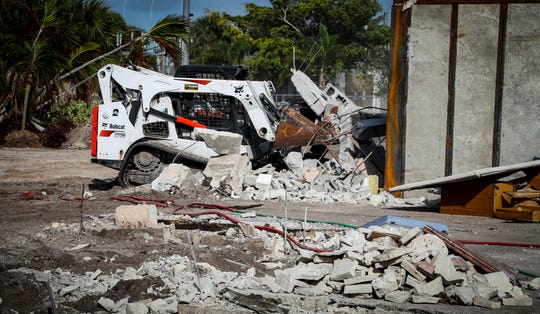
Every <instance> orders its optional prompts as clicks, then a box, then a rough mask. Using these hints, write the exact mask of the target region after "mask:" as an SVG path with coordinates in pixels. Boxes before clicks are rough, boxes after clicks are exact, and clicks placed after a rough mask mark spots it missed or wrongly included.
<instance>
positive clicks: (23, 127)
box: [21, 72, 33, 131]
mask: <svg viewBox="0 0 540 314" xmlns="http://www.w3.org/2000/svg"><path fill="white" fill-rule="evenodd" d="M32 78H33V75H32V72H30V73H29V74H28V79H27V80H26V88H25V90H24V102H23V108H22V119H21V131H24V130H26V113H27V112H28V101H29V99H30V89H31V88H32Z"/></svg>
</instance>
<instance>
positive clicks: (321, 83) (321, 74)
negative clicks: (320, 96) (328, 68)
mask: <svg viewBox="0 0 540 314" xmlns="http://www.w3.org/2000/svg"><path fill="white" fill-rule="evenodd" d="M324 86H325V84H324V67H322V66H321V70H320V71H319V88H320V89H324Z"/></svg>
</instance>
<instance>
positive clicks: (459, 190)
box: [441, 181, 495, 217]
mask: <svg viewBox="0 0 540 314" xmlns="http://www.w3.org/2000/svg"><path fill="white" fill-rule="evenodd" d="M494 190H495V185H494V184H493V183H488V182H484V181H473V182H462V183H454V184H447V185H443V186H442V188H441V213H442V214H450V215H469V216H485V217H493V198H494Z"/></svg>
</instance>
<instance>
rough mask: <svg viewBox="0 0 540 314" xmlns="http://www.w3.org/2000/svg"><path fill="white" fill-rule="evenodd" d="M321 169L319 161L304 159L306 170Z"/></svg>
mask: <svg viewBox="0 0 540 314" xmlns="http://www.w3.org/2000/svg"><path fill="white" fill-rule="evenodd" d="M318 168H319V161H318V160H317V159H304V169H306V170H313V169H318Z"/></svg>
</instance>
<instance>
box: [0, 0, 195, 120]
mask: <svg viewBox="0 0 540 314" xmlns="http://www.w3.org/2000/svg"><path fill="white" fill-rule="evenodd" d="M0 22H1V23H2V25H3V27H2V29H0V39H1V40H2V43H3V44H4V47H3V49H2V50H0V60H1V61H0V70H1V71H2V72H1V74H0V91H1V94H0V110H1V111H0V112H2V113H5V111H6V110H12V111H14V112H19V113H20V114H21V115H22V119H21V128H22V129H24V128H25V127H26V121H27V115H28V114H35V113H39V114H40V115H41V117H46V115H47V113H48V112H49V111H50V109H51V107H50V105H51V104H52V103H53V101H51V100H54V99H56V100H58V95H60V94H61V93H64V92H65V91H66V90H71V92H70V93H69V94H65V95H64V97H63V98H62V99H61V102H62V103H65V104H67V103H69V101H70V100H72V99H76V98H81V97H82V98H83V99H87V98H88V96H89V94H90V93H91V92H93V91H97V84H95V83H91V84H88V83H86V85H85V86H84V88H75V87H76V86H78V84H80V83H81V82H86V80H87V79H88V78H89V77H92V75H93V74H94V73H95V72H96V71H97V69H98V68H99V67H101V66H102V65H103V64H104V63H108V62H123V61H128V60H127V59H129V60H130V61H132V62H134V63H135V64H143V65H145V66H148V67H152V65H153V62H152V58H151V57H150V54H149V53H148V51H147V49H146V47H148V44H149V42H150V41H152V42H154V43H156V44H157V45H159V46H160V47H162V48H163V49H164V50H165V51H166V53H167V54H168V55H170V56H171V57H172V59H173V61H174V62H175V64H177V65H178V64H179V60H180V55H181V49H180V45H179V38H181V37H183V36H185V35H186V34H187V33H188V31H187V30H188V25H187V23H186V22H184V21H183V20H182V19H181V18H180V17H179V16H176V15H171V16H167V17H165V18H163V19H162V20H160V21H159V22H158V23H157V24H156V25H155V26H154V27H153V28H152V30H151V31H150V32H148V33H143V32H142V31H140V30H139V31H135V33H133V34H134V36H133V37H132V36H130V35H131V33H132V32H131V30H130V29H129V28H128V26H126V24H125V22H124V21H123V19H122V18H121V16H120V15H118V14H117V13H114V12H112V11H110V9H109V8H108V7H107V6H106V5H105V3H104V2H103V1H102V0H63V1H57V0H26V1H20V0H0ZM120 37H121V38H122V39H123V40H120ZM120 52H128V53H127V54H126V53H120ZM89 82H92V81H89ZM94 82H96V80H94Z"/></svg>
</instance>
